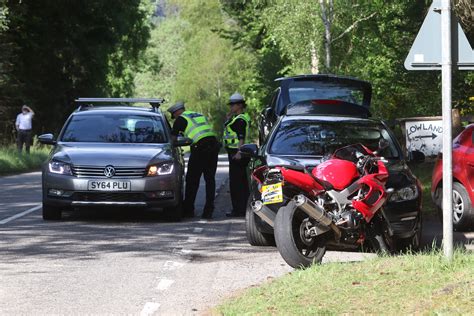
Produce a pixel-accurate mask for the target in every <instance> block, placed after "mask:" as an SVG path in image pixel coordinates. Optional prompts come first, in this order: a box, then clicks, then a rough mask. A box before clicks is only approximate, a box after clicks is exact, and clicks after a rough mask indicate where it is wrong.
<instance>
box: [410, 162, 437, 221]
mask: <svg viewBox="0 0 474 316" xmlns="http://www.w3.org/2000/svg"><path fill="white" fill-rule="evenodd" d="M434 165H435V162H434V161H427V162H424V163H420V164H416V165H411V166H410V169H411V170H412V172H413V173H414V174H415V176H416V177H417V178H418V179H419V180H420V181H421V186H422V188H423V193H422V194H423V200H422V204H423V214H424V215H425V216H428V217H436V216H437V209H436V206H435V205H434V203H433V200H432V199H431V174H432V172H433V168H434Z"/></svg>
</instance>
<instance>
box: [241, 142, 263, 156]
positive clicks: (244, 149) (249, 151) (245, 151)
mask: <svg viewBox="0 0 474 316" xmlns="http://www.w3.org/2000/svg"><path fill="white" fill-rule="evenodd" d="M239 151H240V154H241V155H242V156H243V157H250V158H259V156H258V146H257V145H256V144H244V145H242V146H240V148H239Z"/></svg>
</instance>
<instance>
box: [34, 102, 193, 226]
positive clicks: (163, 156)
mask: <svg viewBox="0 0 474 316" xmlns="http://www.w3.org/2000/svg"><path fill="white" fill-rule="evenodd" d="M76 102H78V103H80V104H81V106H79V108H78V109H77V110H76V111H75V112H74V113H72V114H71V115H70V116H69V118H68V119H67V121H66V123H65V124H64V127H63V129H62V130H61V132H60V133H59V136H58V137H57V138H55V137H54V135H53V134H44V135H41V136H40V137H39V141H40V142H41V143H43V144H50V145H53V146H54V147H53V149H52V151H51V154H50V156H49V159H48V161H47V162H46V163H45V164H44V166H43V171H42V186H43V219H45V220H55V219H60V218H61V214H62V212H63V211H65V210H73V209H75V208H79V207H107V206H108V207H119V206H120V207H142V208H143V207H148V208H150V207H152V208H155V207H156V208H162V209H164V211H165V212H166V213H167V216H168V217H169V218H171V219H173V220H179V219H181V215H182V210H181V205H182V195H183V178H184V177H183V174H184V160H183V157H182V154H181V150H180V149H179V146H185V145H189V144H191V140H190V139H189V138H184V137H178V138H177V139H176V140H173V138H172V137H171V134H170V126H169V124H168V122H167V120H166V117H165V116H164V115H163V113H162V112H161V110H160V109H159V108H158V107H159V104H160V103H161V102H162V100H160V99H99V98H94V99H92V98H91V99H78V100H76ZM132 102H133V103H137V102H139V103H143V102H149V103H150V104H151V105H152V107H137V106H127V105H124V104H129V103H132ZM97 104H99V106H97ZM104 105H107V106H104Z"/></svg>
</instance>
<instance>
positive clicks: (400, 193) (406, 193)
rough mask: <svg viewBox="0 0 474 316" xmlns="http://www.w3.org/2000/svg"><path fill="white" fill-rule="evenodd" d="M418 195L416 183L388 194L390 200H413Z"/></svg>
mask: <svg viewBox="0 0 474 316" xmlns="http://www.w3.org/2000/svg"><path fill="white" fill-rule="evenodd" d="M417 197H418V187H417V186H416V184H412V185H410V186H408V187H404V188H401V189H398V190H396V191H395V192H393V193H392V195H391V196H390V201H391V202H400V201H409V200H414V199H416V198H417Z"/></svg>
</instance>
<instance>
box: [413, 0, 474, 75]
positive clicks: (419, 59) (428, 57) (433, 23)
mask: <svg viewBox="0 0 474 316" xmlns="http://www.w3.org/2000/svg"><path fill="white" fill-rule="evenodd" d="M440 8H441V0H434V1H433V3H432V4H431V7H430V8H429V10H428V14H427V15H426V17H425V20H424V21H423V24H422V25H421V28H420V31H419V32H418V35H417V36H416V38H415V41H414V42H413V45H412V47H411V48H410V52H409V53H408V56H407V58H406V59H405V68H406V69H407V70H440V69H441V61H442V60H441V55H442V54H441V48H442V45H441V33H440V31H441V14H440V13H441V9H440ZM452 21H453V22H452V23H453V26H452V38H453V42H452V46H451V50H452V52H451V54H452V57H453V60H452V62H453V65H455V66H456V65H457V67H458V69H459V70H474V50H473V49H472V47H471V44H470V43H469V41H468V39H467V36H466V34H465V33H464V30H463V29H462V27H461V25H460V24H459V22H458V20H457V18H456V16H455V15H453V16H452Z"/></svg>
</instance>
